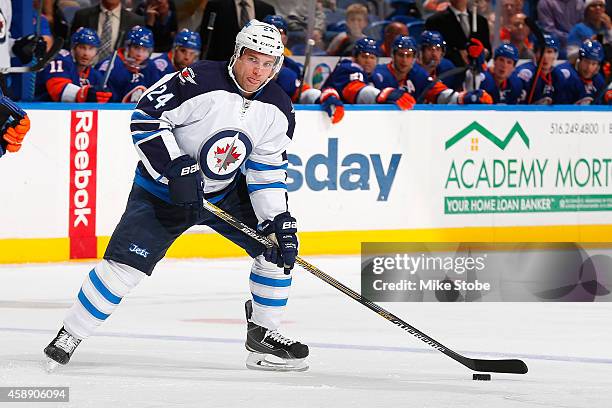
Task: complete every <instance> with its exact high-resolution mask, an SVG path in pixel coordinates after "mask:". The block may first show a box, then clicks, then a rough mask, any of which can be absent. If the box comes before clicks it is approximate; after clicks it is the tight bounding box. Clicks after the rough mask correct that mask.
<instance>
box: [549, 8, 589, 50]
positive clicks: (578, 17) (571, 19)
mask: <svg viewBox="0 0 612 408" xmlns="http://www.w3.org/2000/svg"><path fill="white" fill-rule="evenodd" d="M583 14H584V1H583V0H540V1H539V2H538V21H539V22H540V26H541V27H542V29H543V30H544V31H545V32H547V33H549V34H552V35H554V36H555V37H556V38H558V39H559V43H560V46H561V48H560V50H561V51H565V49H566V47H567V36H568V34H569V31H570V30H571V28H572V27H573V26H574V25H576V24H578V23H579V22H580V21H582V18H583ZM563 54H565V52H563ZM564 57H565V56H564V55H560V58H564Z"/></svg>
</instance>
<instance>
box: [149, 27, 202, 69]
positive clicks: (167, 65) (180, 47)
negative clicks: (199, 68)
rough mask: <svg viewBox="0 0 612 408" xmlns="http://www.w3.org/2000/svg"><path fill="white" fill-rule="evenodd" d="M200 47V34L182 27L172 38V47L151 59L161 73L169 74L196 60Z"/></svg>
mask: <svg viewBox="0 0 612 408" xmlns="http://www.w3.org/2000/svg"><path fill="white" fill-rule="evenodd" d="M201 48H202V40H201V39H200V34H199V33H196V32H194V31H189V30H188V29H186V28H184V29H182V30H181V31H180V32H179V33H178V34H177V35H176V37H175V38H174V46H173V47H172V49H171V50H170V51H168V52H166V53H163V54H161V55H160V56H159V57H157V58H155V59H153V62H154V63H155V66H156V67H157V69H159V70H160V71H161V73H162V75H165V74H171V73H173V72H176V71H180V70H182V69H183V68H185V67H187V66H189V65H191V64H193V63H194V62H196V61H197V60H198V59H199V57H200V49H201Z"/></svg>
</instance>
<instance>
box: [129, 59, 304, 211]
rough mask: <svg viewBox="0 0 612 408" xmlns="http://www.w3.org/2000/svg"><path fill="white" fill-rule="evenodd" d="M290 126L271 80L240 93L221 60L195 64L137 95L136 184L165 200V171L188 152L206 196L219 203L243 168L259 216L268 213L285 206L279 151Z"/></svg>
mask: <svg viewBox="0 0 612 408" xmlns="http://www.w3.org/2000/svg"><path fill="white" fill-rule="evenodd" d="M294 127H295V114H294V111H293V105H292V104H291V101H290V99H289V97H288V96H287V95H286V94H285V93H284V92H283V90H282V89H281V88H280V87H279V86H278V85H277V84H276V83H275V82H274V81H271V82H270V83H268V84H267V85H266V86H265V87H264V88H263V89H262V90H261V91H260V92H258V94H257V95H256V96H255V97H254V98H253V99H245V98H243V97H242V95H241V94H240V92H239V90H238V88H237V87H236V85H235V84H234V83H233V81H232V80H231V78H230V77H229V74H228V72H227V63H225V62H212V61H200V62H197V63H195V64H193V65H191V66H190V67H187V68H185V69H183V70H182V71H180V72H177V73H174V74H168V75H166V76H164V77H163V78H162V79H161V80H159V81H158V82H157V83H156V84H155V85H153V86H152V87H151V88H149V89H148V90H147V92H146V93H145V94H143V96H142V97H141V98H140V100H139V102H138V105H137V106H136V110H135V111H134V113H133V114H132V119H131V131H132V139H133V142H134V144H135V146H136V150H137V152H138V155H139V156H140V160H141V162H140V163H139V166H138V168H137V170H136V178H135V183H137V184H138V185H140V186H141V187H143V188H145V189H146V190H147V191H149V192H151V193H152V194H154V195H156V196H158V197H159V198H161V199H163V200H165V201H168V202H169V201H170V199H169V192H168V186H167V184H168V180H167V179H166V178H165V177H164V176H163V173H164V169H165V167H166V166H167V164H168V163H169V162H170V161H171V160H173V159H175V158H177V157H179V156H182V155H184V154H188V155H189V156H190V157H192V158H193V159H194V160H196V161H197V162H198V163H199V165H200V169H201V172H202V175H203V177H204V194H205V197H206V198H207V199H208V200H209V201H211V202H218V201H220V200H221V199H222V198H223V196H224V195H225V194H226V193H227V192H228V191H229V190H230V189H231V188H233V187H234V185H235V184H234V181H235V180H236V177H237V175H238V174H240V173H241V172H242V173H244V174H245V175H246V181H247V187H248V191H249V196H250V199H251V203H252V205H253V209H254V210H255V214H256V215H257V217H258V219H259V222H262V221H263V220H266V219H272V218H274V216H275V215H277V214H280V213H282V212H285V211H287V210H288V208H287V194H286V193H287V187H286V177H287V174H286V169H287V156H286V153H285V149H286V148H287V145H288V144H289V143H290V141H291V139H292V137H293V130H294Z"/></svg>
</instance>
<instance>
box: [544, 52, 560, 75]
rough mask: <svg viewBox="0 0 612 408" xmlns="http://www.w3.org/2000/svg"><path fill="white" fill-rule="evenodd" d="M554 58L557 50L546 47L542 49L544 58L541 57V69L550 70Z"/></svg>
mask: <svg viewBox="0 0 612 408" xmlns="http://www.w3.org/2000/svg"><path fill="white" fill-rule="evenodd" d="M556 59H557V51H555V50H554V49H553V48H546V49H545V50H544V58H542V69H543V70H544V71H549V70H551V69H552V67H553V65H554V63H555V60H556Z"/></svg>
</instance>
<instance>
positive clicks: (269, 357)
mask: <svg viewBox="0 0 612 408" xmlns="http://www.w3.org/2000/svg"><path fill="white" fill-rule="evenodd" d="M244 309H245V312H246V318H247V339H246V343H245V346H246V349H247V350H249V351H250V352H251V353H250V354H249V356H248V357H247V361H246V366H247V367H248V368H250V369H253V370H267V371H306V370H307V369H308V364H307V363H306V362H305V361H304V359H305V358H306V357H308V346H307V345H305V344H302V343H300V342H297V341H294V340H291V339H288V338H286V337H285V336H283V335H282V334H280V333H279V332H278V331H276V330H268V329H266V328H265V327H262V326H258V325H256V324H255V323H253V322H251V315H252V314H253V305H252V303H251V301H250V300H248V301H247V302H246V303H245V305H244Z"/></svg>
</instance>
